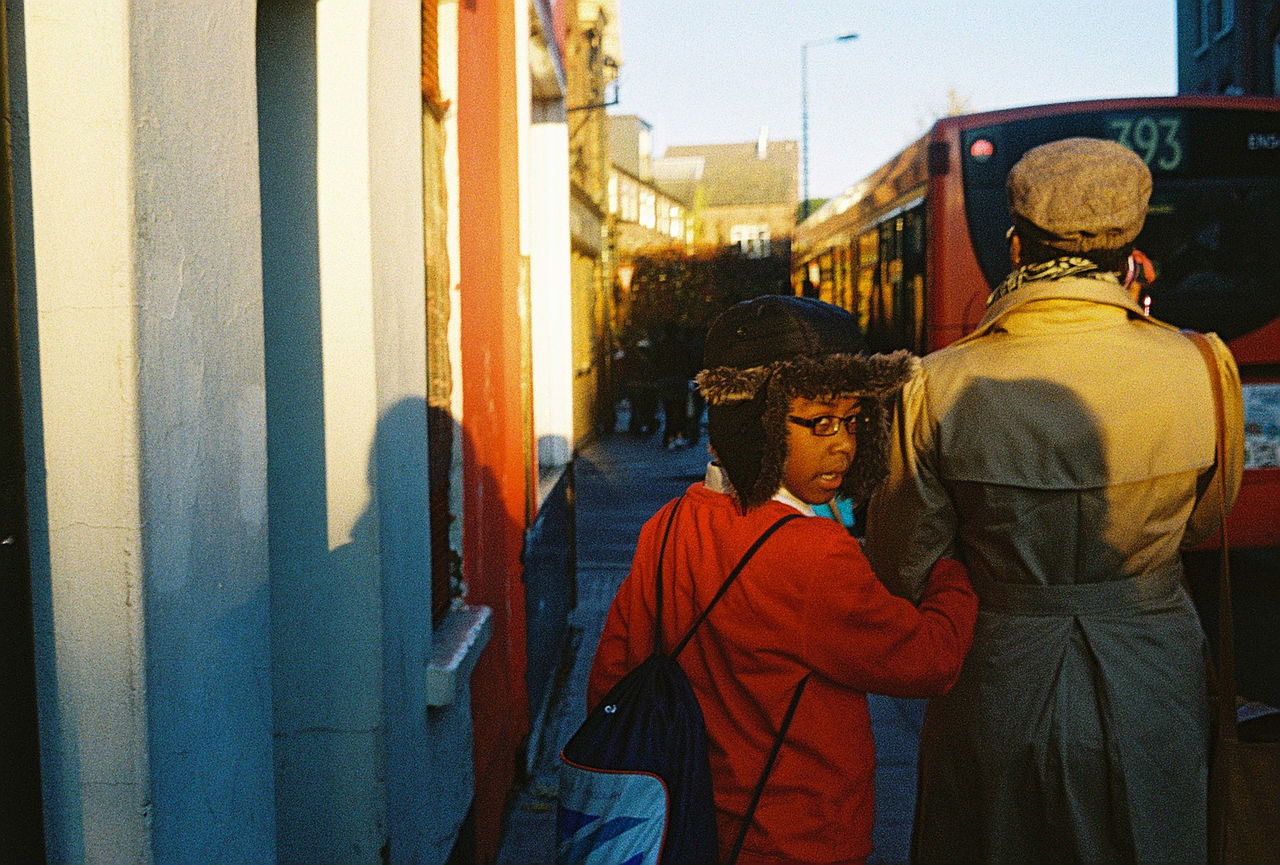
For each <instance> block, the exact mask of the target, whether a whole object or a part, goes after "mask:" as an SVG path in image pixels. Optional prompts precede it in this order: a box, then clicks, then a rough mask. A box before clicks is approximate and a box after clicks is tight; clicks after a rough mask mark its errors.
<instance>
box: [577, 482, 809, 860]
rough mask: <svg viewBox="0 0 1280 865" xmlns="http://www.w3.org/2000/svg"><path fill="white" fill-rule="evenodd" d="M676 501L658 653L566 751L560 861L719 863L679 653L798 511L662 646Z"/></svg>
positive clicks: (695, 715)
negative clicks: (666, 648) (671, 643)
mask: <svg viewBox="0 0 1280 865" xmlns="http://www.w3.org/2000/svg"><path fill="white" fill-rule="evenodd" d="M679 508H680V504H679V502H677V503H676V505H675V506H674V507H672V509H671V513H670V515H669V516H668V517H667V524H666V528H665V530H664V532H663V536H662V551H661V552H660V553H659V555H658V568H657V611H656V612H657V624H656V636H655V639H654V651H653V654H651V655H650V656H649V657H648V658H646V659H645V660H644V661H643V662H642V663H641V664H640V665H639V666H637V667H635V668H634V669H633V670H631V671H630V672H628V673H627V674H626V675H625V676H623V677H622V679H621V680H619V681H618V683H617V684H616V685H614V686H613V688H612V689H611V690H610V691H609V693H608V694H606V695H605V697H604V699H602V700H601V701H600V703H599V705H597V706H596V707H595V708H594V709H593V710H592V711H591V713H590V714H589V715H588V716H587V719H586V720H585V721H584V722H583V723H582V726H581V727H579V728H578V730H577V732H576V733H574V735H573V737H572V738H570V740H569V742H568V743H567V744H566V745H565V747H564V750H563V751H561V754H560V790H559V799H558V810H557V815H556V836H557V846H556V862H557V863H559V865H673V863H690V865H708V863H710V865H714V863H716V862H717V861H718V858H717V843H716V817H715V802H714V800H713V798H712V791H711V766H710V763H709V761H708V758H707V732H706V724H705V722H704V720H703V717H702V709H701V707H700V706H699V705H698V698H697V697H696V696H695V695H694V693H693V688H692V687H690V685H689V680H688V679H687V678H686V677H685V674H684V670H683V669H681V667H680V664H679V663H678V662H677V660H676V658H677V656H678V655H679V654H680V651H681V650H682V649H683V648H684V647H685V645H686V644H687V643H688V642H689V639H690V638H691V637H692V636H693V634H694V632H695V631H696V630H697V628H698V626H699V625H701V624H702V621H703V619H705V618H706V617H707V614H708V613H710V612H711V608H712V607H714V606H715V603H716V601H718V600H720V597H721V596H722V595H723V594H724V593H725V591H727V590H728V588H729V586H730V584H731V583H732V582H733V580H734V579H735V578H736V577H737V576H738V573H739V572H740V571H741V570H742V568H743V566H744V565H746V563H747V561H748V560H749V559H750V558H751V557H752V556H753V555H754V554H755V552H756V550H758V549H759V548H760V546H761V544H763V543H764V542H765V540H767V539H768V537H769V535H771V534H773V532H774V531H775V530H777V529H778V527H780V526H781V525H782V524H783V523H785V522H787V521H788V520H792V519H795V518H797V517H799V516H800V515H799V514H789V515H787V516H785V517H782V518H781V519H780V520H778V521H777V522H776V523H774V524H773V525H772V526H770V527H769V528H768V529H766V530H765V532H764V534H762V535H761V536H760V537H759V538H757V539H756V542H755V543H754V544H752V546H751V548H750V549H749V550H747V552H746V554H745V555H744V556H743V557H742V560H741V561H740V562H738V564H737V566H735V567H734V569H733V570H732V571H731V572H730V573H729V576H728V577H726V578H725V580H724V582H723V583H722V584H721V586H720V589H719V590H718V591H717V592H716V595H715V597H714V598H712V599H711V603H709V604H708V605H707V607H706V609H704V610H703V611H702V612H701V614H699V616H698V618H697V619H696V620H695V621H694V623H693V625H692V626H690V628H689V631H688V633H686V634H685V635H684V638H683V639H681V640H680V642H679V643H677V644H676V646H675V648H674V649H673V650H672V651H671V652H670V653H666V652H663V651H662V559H663V555H664V554H665V552H666V545H667V537H668V535H669V534H670V533H671V523H672V522H673V521H674V519H675V514H676V512H677V511H678V510H679ZM807 679H808V677H807V676H806V677H805V679H802V680H801V682H800V685H799V686H798V687H797V689H796V692H795V695H794V696H793V698H792V702H791V707H790V708H789V709H788V711H787V715H786V717H785V719H784V720H783V723H782V726H781V729H780V730H779V732H778V737H777V740H776V741H775V743H774V748H773V751H772V753H771V754H770V755H769V760H768V763H767V764H766V766H765V770H764V774H763V775H762V776H761V778H760V783H759V784H758V785H757V787H756V791H755V796H754V797H753V799H752V802H751V806H750V808H749V809H748V811H747V814H746V816H745V819H744V822H743V831H742V832H741V833H740V835H739V837H738V842H737V844H736V845H735V847H734V850H733V854H732V858H734V859H736V858H737V851H738V848H739V847H741V845H742V840H743V838H744V837H745V835H746V828H747V827H748V826H749V825H750V823H751V815H752V813H753V812H754V810H755V805H756V803H757V802H758V801H759V798H760V794H761V792H762V791H763V789H764V782H765V779H766V778H767V777H768V774H769V770H770V769H771V768H772V766H773V760H774V757H775V756H776V755H777V752H778V749H779V747H780V746H781V745H782V739H783V737H784V736H785V735H786V729H787V725H788V724H789V723H790V721H791V716H792V714H793V713H794V711H795V706H796V703H797V702H798V701H799V697H800V691H801V689H803V687H804V683H805V681H807ZM731 861H732V860H731Z"/></svg>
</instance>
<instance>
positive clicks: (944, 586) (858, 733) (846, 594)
mask: <svg viewBox="0 0 1280 865" xmlns="http://www.w3.org/2000/svg"><path fill="white" fill-rule="evenodd" d="M672 506H673V505H672V504H671V503H668V504H667V505H666V506H664V507H663V508H662V510H660V511H659V512H658V513H657V514H656V515H655V516H654V517H653V518H651V519H650V520H649V522H648V523H646V524H645V526H644V528H643V529H642V530H641V532H640V539H639V542H638V543H637V546H636V554H635V559H634V561H633V562H632V567H631V573H630V574H629V575H628V576H627V578H626V580H624V581H623V583H622V585H621V587H620V588H619V589H618V594H617V596H616V597H615V598H614V601H613V605H612V606H611V607H610V609H609V614H608V618H607V620H606V621H605V626H604V632H603V634H602V635H601V637H600V644H599V647H598V648H597V650H596V655H595V661H594V663H593V664H592V668H591V676H590V679H589V682H588V693H587V700H588V705H589V706H594V705H595V704H596V703H597V702H598V701H599V700H600V698H601V697H603V696H604V694H605V693H606V692H607V691H608V690H609V688H611V687H612V686H613V685H614V684H615V683H616V682H617V681H618V680H619V679H621V678H622V677H623V676H624V675H625V674H626V673H627V671H629V670H630V669H631V668H632V667H634V666H635V665H636V664H639V663H640V662H641V661H643V660H644V659H645V658H646V657H648V655H649V653H650V651H651V649H652V640H653V616H654V609H655V595H654V575H655V573H656V567H657V558H658V550H659V545H660V544H661V541H662V529H663V526H664V525H665V522H666V515H667V513H668V511H669V509H670V508H671V507H672ZM793 512H794V511H793V509H792V508H791V507H790V506H788V505H785V504H783V503H781V502H777V501H770V502H767V503H766V504H764V505H762V506H761V507H759V508H755V509H753V510H751V511H748V512H747V513H746V514H745V515H744V514H742V513H741V512H740V511H739V510H738V508H737V506H736V505H735V503H734V502H733V500H732V499H731V498H730V497H729V496H728V495H725V494H723V493H718V492H712V491H711V490H708V489H706V488H705V487H704V486H703V485H702V484H701V483H697V484H694V485H693V486H691V487H690V488H689V491H688V493H687V494H686V496H685V497H684V501H683V504H681V506H680V512H679V513H678V514H677V515H676V518H675V522H674V524H673V526H672V530H671V538H670V540H669V541H668V548H667V552H666V556H665V558H664V560H663V574H664V581H663V583H664V591H663V619H664V630H663V633H664V638H665V639H664V642H665V643H666V647H667V648H668V649H670V648H671V647H672V646H673V645H674V643H675V641H676V639H678V638H679V637H680V636H683V634H684V632H685V631H686V630H687V629H688V628H689V626H690V625H691V624H692V622H693V619H694V617H695V616H696V615H697V612H698V611H699V610H701V609H702V608H703V607H704V606H705V605H706V604H707V602H708V601H709V600H710V599H711V597H712V595H714V594H715V591H716V590H717V589H718V588H719V587H720V584H721V582H722V581H723V580H724V578H725V576H726V575H727V574H728V572H729V570H730V569H731V568H732V567H733V566H734V565H735V564H736V563H737V561H738V559H739V558H740V557H741V556H742V554H743V553H744V552H745V551H746V549H747V547H749V546H750V545H751V543H752V542H753V541H754V540H755V539H756V538H757V537H759V535H760V534H761V533H762V532H763V531H764V530H765V529H766V528H767V527H768V526H769V525H771V524H772V523H773V522H774V521H776V520H777V519H778V518H779V517H781V516H783V515H785V514H788V513H793ZM976 616H977V599H976V597H975V595H974V593H973V590H972V589H971V588H970V586H969V582H968V579H967V576H966V573H965V570H964V568H963V566H961V565H960V564H959V563H958V562H955V561H952V560H949V559H943V560H942V561H941V562H939V564H938V566H937V567H936V568H935V571H934V575H933V578H932V580H931V582H930V584H929V586H928V588H927V589H926V591H925V594H924V597H923V598H922V600H921V602H920V605H919V607H918V608H917V607H915V606H913V605H912V604H911V603H910V602H908V601H905V600H903V599H902V598H898V597H895V596H893V595H890V594H889V592H888V591H887V590H886V589H885V588H884V586H882V585H881V584H880V582H879V581H878V580H877V579H876V578H875V575H874V574H873V573H872V572H871V567H870V565H869V564H868V563H867V560H866V558H865V557H864V556H863V554H862V548H861V547H860V546H859V544H858V542H857V541H856V540H854V539H853V538H851V537H850V536H849V535H848V533H847V532H846V531H845V529H844V528H843V527H842V526H840V524H839V523H837V522H836V521H835V520H831V519H828V518H826V517H807V518H802V519H799V520H793V521H791V522H790V523H787V524H786V525H784V526H782V528H780V529H779V530H778V531H777V533H775V534H774V535H773V536H772V537H771V538H770V539H769V540H768V541H767V542H766V543H765V544H764V546H762V547H761V548H760V550H759V552H758V553H757V554H756V556H755V557H754V558H753V559H752V560H751V562H750V563H749V564H748V565H747V567H746V568H745V569H743V571H742V573H741V574H740V575H739V576H738V579H737V582H736V583H735V584H734V586H733V587H732V588H731V589H730V590H729V591H728V592H727V593H726V594H725V596H724V597H723V598H721V600H720V601H719V603H718V604H717V605H716V607H715V609H714V610H713V611H712V613H711V615H710V616H709V617H708V618H707V619H706V621H704V622H703V624H702V626H701V627H700V628H699V629H698V632H697V634H696V635H695V636H694V638H693V640H691V641H690V643H689V645H688V646H687V647H686V648H685V649H684V651H683V652H682V653H681V655H680V664H681V666H682V667H683V668H684V670H685V673H686V674H687V675H688V677H689V681H690V683H691V684H692V686H693V690H694V692H695V693H696V694H697V696H698V700H699V702H700V703H701V706H702V712H703V715H704V717H705V719H706V724H707V736H708V739H709V743H710V756H711V771H712V776H713V783H714V788H715V798H716V808H717V811H718V812H719V813H718V816H719V829H720V848H721V851H722V853H724V852H725V851H727V850H728V848H729V847H730V846H731V845H732V843H733V841H734V839H735V838H736V836H737V832H738V830H739V827H740V826H741V822H742V821H741V818H742V814H743V813H744V812H745V810H746V807H747V803H748V801H749V800H750V797H751V792H752V791H753V790H754V788H755V785H756V782H757V781H758V780H759V777H760V772H761V770H762V769H763V768H764V762H765V759H766V755H767V753H768V749H769V748H770V746H771V745H772V743H773V739H774V737H775V735H776V733H777V728H778V724H779V723H780V722H781V720H782V716H783V714H784V712H785V711H786V708H787V704H788V703H789V702H790V699H791V694H792V693H793V691H794V690H795V687H796V685H797V683H799V681H800V679H801V678H802V677H803V676H804V675H805V674H806V673H808V672H810V671H812V672H813V673H815V675H814V676H813V677H812V678H811V679H810V681H809V684H808V685H807V686H806V688H805V691H804V695H803V697H802V698H801V700H800V705H799V708H798V709H797V711H796V714H795V719H794V720H793V722H792V724H791V728H790V729H789V730H788V732H787V737H786V742H785V743H784V745H783V747H782V751H781V752H780V753H779V756H778V760H777V762H776V763H775V764H774V768H773V773H772V774H771V775H770V777H769V781H768V784H767V786H766V788H765V794H764V796H763V797H762V798H761V801H760V805H759V807H758V808H757V810H756V813H755V818H754V825H753V829H752V831H751V832H749V833H748V835H747V839H746V843H745V844H744V846H743V850H742V854H741V855H740V857H739V859H738V861H739V863H741V865H750V863H778V862H783V861H785V862H813V863H817V862H823V863H845V862H860V861H862V860H863V859H865V858H866V857H867V855H868V854H870V852H871V825H872V819H873V798H874V783H873V782H874V776H875V748H874V743H873V742H872V738H871V719H870V715H869V713H868V711H867V697H866V694H867V692H868V691H874V692H876V693H880V694H888V695H892V696H899V697H927V696H933V695H937V694H942V693H944V692H945V691H946V690H947V689H948V688H950V687H951V685H952V683H953V682H955V680H956V677H957V676H958V675H959V672H960V665H961V662H962V660H963V659H964V654H965V652H966V651H967V650H968V648H969V643H970V640H971V638H972V634H973V625H974V620H975V618H976Z"/></svg>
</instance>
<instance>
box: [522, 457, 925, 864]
mask: <svg viewBox="0 0 1280 865" xmlns="http://www.w3.org/2000/svg"><path fill="white" fill-rule="evenodd" d="M660 441H661V439H660V438H659V437H658V436H656V435H655V436H652V437H649V438H637V437H634V436H630V435H627V434H626V433H616V434H614V435H611V436H609V437H607V438H603V439H601V440H599V441H597V442H596V443H595V444H593V445H592V446H590V447H589V448H587V449H586V450H585V451H584V452H583V453H581V454H580V455H579V456H578V459H577V462H576V465H575V482H576V501H577V504H576V509H577V546H578V567H577V576H578V604H577V607H576V609H575V610H574V611H573V612H572V613H571V615H570V622H569V626H570V635H569V640H568V646H567V648H566V652H565V657H564V658H563V659H562V662H561V666H560V670H559V671H558V673H557V675H555V676H554V677H552V679H553V680H552V683H551V685H550V686H549V691H550V693H548V694H547V695H546V698H545V699H544V701H543V706H544V710H543V712H542V716H541V717H540V718H535V719H534V722H533V727H534V730H533V733H532V734H531V735H530V741H529V765H528V768H529V780H528V782H527V784H525V785H524V787H522V788H521V789H519V790H516V791H514V792H513V796H512V801H511V803H510V807H509V811H508V813H507V815H506V817H505V818H504V823H503V833H502V842H501V846H500V848H499V851H498V858H497V862H498V863H499V865H551V863H554V862H555V790H556V761H557V757H558V755H559V752H560V749H561V747H563V745H564V743H565V742H567V741H568V739H569V737H570V736H571V735H572V734H573V732H574V730H575V729H577V727H578V725H579V724H581V723H582V720H583V718H584V717H585V716H586V707H585V701H586V684H587V672H588V671H589V669H590V666H591V658H592V656H593V655H594V653H595V647H596V643H597V641H598V640H599V637H600V631H601V630H602V629H603V627H604V618H605V614H606V612H607V611H608V609H609V604H610V602H611V601H612V600H613V595H614V592H615V591H616V590H617V587H618V584H619V583H621V582H622V579H623V578H624V577H625V576H626V574H627V571H628V569H629V568H630V565H631V555H632V552H633V551H634V548H635V541H636V538H637V537H638V536H639V534H640V527H641V526H642V525H643V524H644V522H645V521H646V520H647V519H648V518H649V517H650V516H652V515H653V513H654V512H655V511H657V509H658V508H659V507H661V506H662V505H663V504H664V503H665V502H667V501H668V500H670V499H672V498H674V497H675V496H677V495H679V494H680V493H681V492H683V491H684V489H685V488H686V487H687V486H688V485H689V484H690V483H692V482H693V481H695V480H701V478H702V475H703V472H704V471H705V469H706V461H707V451H706V438H705V436H704V437H703V440H702V443H701V444H699V445H697V446H695V447H691V448H687V449H684V450H679V451H665V450H663V449H662V448H661V447H660V444H659V443H660ZM870 699H871V723H872V727H873V729H874V732H875V738H876V758H877V768H876V802H877V808H876V811H877V814H876V824H875V830H874V834H873V839H874V842H875V847H876V849H875V853H873V854H872V856H871V859H870V860H869V861H870V862H873V863H898V862H906V860H907V840H908V837H909V834H910V831H911V817H912V811H913V809H914V802H915V759H916V748H917V744H918V741H919V729H920V720H921V718H922V716H923V711H924V702H923V701H920V700H895V699H890V698H887V697H878V696H874V695H873V696H872V697H871V698H870Z"/></svg>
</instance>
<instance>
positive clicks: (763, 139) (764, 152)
mask: <svg viewBox="0 0 1280 865" xmlns="http://www.w3.org/2000/svg"><path fill="white" fill-rule="evenodd" d="M768 158H769V127H768V126H761V127H760V140H759V141H757V142H756V159H768Z"/></svg>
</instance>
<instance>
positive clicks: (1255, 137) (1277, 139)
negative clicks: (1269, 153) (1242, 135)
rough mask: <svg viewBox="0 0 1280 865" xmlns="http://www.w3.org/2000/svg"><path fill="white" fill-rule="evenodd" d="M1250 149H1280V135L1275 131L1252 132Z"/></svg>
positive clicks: (1250, 134)
mask: <svg viewBox="0 0 1280 865" xmlns="http://www.w3.org/2000/svg"><path fill="white" fill-rule="evenodd" d="M1249 149H1250V150H1280V135H1277V134H1275V133H1273V132H1250V133H1249Z"/></svg>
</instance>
